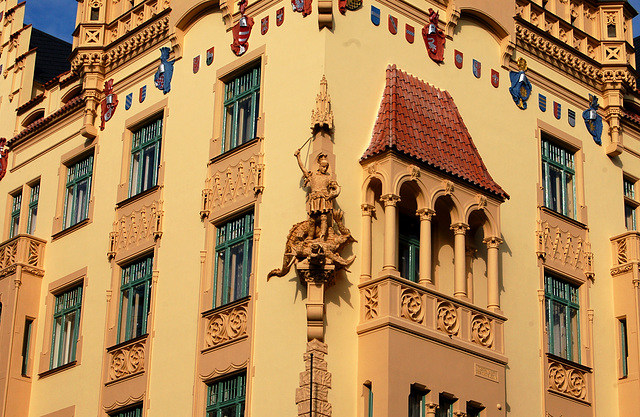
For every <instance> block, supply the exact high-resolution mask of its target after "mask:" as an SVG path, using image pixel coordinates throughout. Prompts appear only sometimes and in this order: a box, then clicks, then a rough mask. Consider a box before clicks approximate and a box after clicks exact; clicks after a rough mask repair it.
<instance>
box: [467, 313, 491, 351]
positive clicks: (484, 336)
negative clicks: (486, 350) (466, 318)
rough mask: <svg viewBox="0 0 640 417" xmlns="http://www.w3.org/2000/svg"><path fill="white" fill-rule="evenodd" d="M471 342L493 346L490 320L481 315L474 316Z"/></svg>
mask: <svg viewBox="0 0 640 417" xmlns="http://www.w3.org/2000/svg"><path fill="white" fill-rule="evenodd" d="M471 340H473V341H474V342H476V343H478V344H480V345H482V346H486V347H491V345H493V332H492V329H491V321H489V319H488V318H486V317H485V316H483V315H480V314H476V315H474V316H473V318H472V319H471Z"/></svg>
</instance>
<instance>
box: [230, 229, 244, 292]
mask: <svg viewBox="0 0 640 417" xmlns="http://www.w3.org/2000/svg"><path fill="white" fill-rule="evenodd" d="M230 256H231V271H230V273H231V276H230V277H229V287H230V288H233V300H229V301H234V300H237V299H238V298H241V297H242V296H243V292H244V291H243V290H244V288H243V287H244V286H243V285H242V276H243V274H242V267H243V263H244V243H242V242H241V243H239V244H236V245H233V246H232V247H231V251H230Z"/></svg>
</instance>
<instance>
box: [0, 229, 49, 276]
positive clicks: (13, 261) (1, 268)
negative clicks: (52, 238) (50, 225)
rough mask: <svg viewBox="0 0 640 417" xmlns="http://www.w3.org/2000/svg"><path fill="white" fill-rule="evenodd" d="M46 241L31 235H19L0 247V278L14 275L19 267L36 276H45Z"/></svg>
mask: <svg viewBox="0 0 640 417" xmlns="http://www.w3.org/2000/svg"><path fill="white" fill-rule="evenodd" d="M45 243H46V241H44V240H42V239H38V238H36V237H34V236H30V235H18V236H16V237H14V238H12V239H9V240H8V241H6V242H5V243H3V244H2V245H0V278H2V277H5V276H7V275H10V274H13V273H14V272H15V271H16V269H17V267H18V266H22V270H23V271H25V272H30V273H32V274H34V275H40V276H42V275H44V269H43V265H44V247H45Z"/></svg>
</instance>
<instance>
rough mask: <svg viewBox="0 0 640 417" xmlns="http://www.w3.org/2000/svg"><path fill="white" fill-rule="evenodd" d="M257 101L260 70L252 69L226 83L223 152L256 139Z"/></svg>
mask: <svg viewBox="0 0 640 417" xmlns="http://www.w3.org/2000/svg"><path fill="white" fill-rule="evenodd" d="M259 100H260V68H253V69H251V70H250V71H248V72H246V73H244V74H241V75H239V76H238V77H236V78H234V79H232V80H231V81H229V82H228V83H226V85H225V101H224V106H225V114H224V143H223V147H222V151H223V152H226V151H228V150H230V149H233V148H234V147H236V146H239V145H242V144H243V143H246V142H248V141H250V140H251V139H253V138H255V137H256V120H257V117H258V111H257V106H258V103H259Z"/></svg>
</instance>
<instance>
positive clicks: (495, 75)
mask: <svg viewBox="0 0 640 417" xmlns="http://www.w3.org/2000/svg"><path fill="white" fill-rule="evenodd" d="M491 85H492V86H494V87H495V88H498V86H499V85H500V73H499V72H498V71H496V70H494V69H492V70H491Z"/></svg>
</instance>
